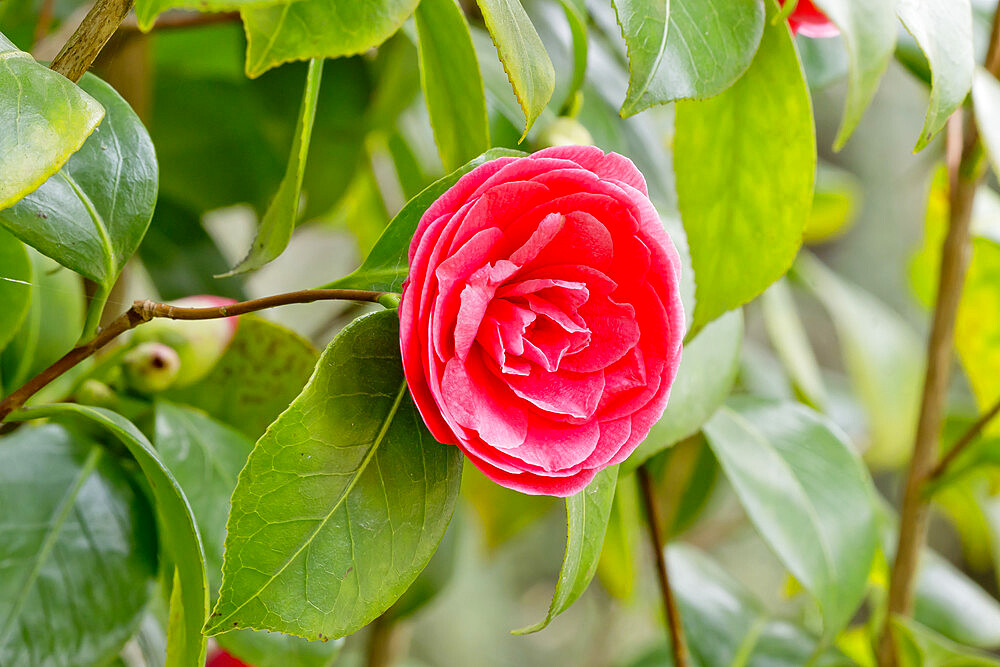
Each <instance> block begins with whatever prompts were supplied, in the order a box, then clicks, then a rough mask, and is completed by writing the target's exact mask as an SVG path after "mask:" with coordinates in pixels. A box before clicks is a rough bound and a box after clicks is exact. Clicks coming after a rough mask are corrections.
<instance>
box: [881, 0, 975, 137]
mask: <svg viewBox="0 0 1000 667" xmlns="http://www.w3.org/2000/svg"><path fill="white" fill-rule="evenodd" d="M896 12H897V13H898V14H899V18H900V20H901V21H902V22H903V25H904V26H906V29H907V30H908V31H909V32H910V34H911V35H913V38H914V39H915V40H916V41H917V44H918V45H919V46H920V48H921V50H922V51H923V52H924V55H925V56H926V57H927V60H928V61H929V63H930V67H931V76H932V83H931V99H930V104H929V106H928V108H927V116H926V118H925V119H924V127H923V129H922V130H921V131H920V138H919V139H918V140H917V145H916V147H915V148H914V151H919V150H921V149H922V148H924V146H926V145H927V144H928V142H929V141H930V140H931V139H933V138H934V135H935V134H937V133H938V131H939V130H940V129H941V128H942V127H944V124H945V121H947V120H948V116H950V115H951V114H952V113H953V112H954V111H955V109H957V108H958V107H960V106H961V105H962V102H964V101H965V97H966V95H968V94H969V89H970V88H972V74H973V72H974V70H975V66H976V65H975V55H974V53H973V39H972V7H971V6H970V4H969V0H954V1H953V2H949V3H948V4H947V5H945V4H942V3H940V2H937V1H936V0H899V4H898V6H897V7H896Z"/></svg>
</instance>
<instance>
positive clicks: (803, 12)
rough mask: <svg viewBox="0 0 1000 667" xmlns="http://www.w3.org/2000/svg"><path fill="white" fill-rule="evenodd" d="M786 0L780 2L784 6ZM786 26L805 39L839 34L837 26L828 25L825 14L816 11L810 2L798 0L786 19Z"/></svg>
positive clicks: (809, 0) (828, 21)
mask: <svg viewBox="0 0 1000 667" xmlns="http://www.w3.org/2000/svg"><path fill="white" fill-rule="evenodd" d="M786 1H787V0H781V4H782V5H784V4H785V2H786ZM788 25H789V26H790V27H791V29H792V32H793V33H798V34H800V35H805V36H806V37H836V36H837V35H839V34H840V30H838V29H837V26H835V25H833V24H832V23H830V20H829V19H828V18H826V14H824V13H823V12H821V11H820V10H818V9H816V5H814V4H813V3H812V0H799V3H798V4H797V5H796V6H795V10H794V11H793V12H792V14H791V16H789V17H788Z"/></svg>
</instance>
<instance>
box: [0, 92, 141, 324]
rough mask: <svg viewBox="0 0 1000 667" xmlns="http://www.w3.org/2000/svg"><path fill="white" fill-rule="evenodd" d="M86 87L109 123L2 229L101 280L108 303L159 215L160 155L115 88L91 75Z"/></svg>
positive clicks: (3, 219)
mask: <svg viewBox="0 0 1000 667" xmlns="http://www.w3.org/2000/svg"><path fill="white" fill-rule="evenodd" d="M80 87H81V88H83V89H84V90H85V91H87V92H88V93H89V94H90V95H92V96H93V97H94V98H95V99H97V100H98V101H99V102H100V103H101V104H103V105H104V108H105V109H106V110H107V117H106V118H105V119H104V122H102V123H101V124H100V126H98V128H97V129H96V130H95V131H94V132H93V134H91V135H90V137H89V138H88V139H87V141H86V142H85V143H84V144H83V147H82V148H80V150H78V151H77V152H76V153H74V154H73V156H72V157H71V158H70V159H69V160H68V161H67V162H66V164H65V165H63V167H62V169H61V170H59V172H58V173H56V174H55V175H53V176H52V177H51V178H49V179H48V180H47V181H45V183H43V184H42V185H41V187H39V188H38V189H37V190H35V191H34V192H32V193H31V194H30V195H28V196H27V197H25V198H24V199H22V200H21V201H19V202H18V203H17V204H15V205H14V206H12V207H11V208H8V209H6V210H4V211H0V225H3V226H4V227H6V228H7V229H8V230H9V231H11V232H12V233H13V234H14V235H15V236H17V237H18V238H20V239H21V240H22V241H24V242H25V243H27V244H28V245H30V246H33V247H34V248H37V249H38V250H39V251H40V252H41V253H42V254H44V255H47V256H49V257H51V258H52V259H55V260H56V261H58V262H59V263H60V264H62V265H63V266H66V267H68V268H70V269H73V270H74V271H76V272H77V273H79V274H81V275H82V276H84V277H85V278H89V279H91V280H93V281H94V282H96V283H97V284H98V285H100V287H101V289H102V291H103V293H104V297H106V296H107V292H108V290H110V289H111V286H112V285H113V284H114V282H115V280H116V279H117V278H118V273H119V272H120V271H121V270H122V267H124V266H125V262H127V261H128V259H129V258H130V257H131V256H132V253H134V252H135V250H136V248H138V247H139V243H140V242H141V241H142V237H143V235H144V234H145V233H146V228H147V227H148V226H149V221H150V219H151V218H152V216H153V207H154V205H155V204H156V184H157V167H156V155H155V154H154V152H153V143H152V142H151V141H150V139H149V135H148V134H147V133H146V130H145V128H144V127H143V125H142V122H141V121H140V120H139V117H138V116H136V115H135V112H134V111H132V108H131V107H130V106H129V105H128V102H126V101H125V100H123V99H122V98H121V96H119V95H118V93H117V92H115V90H114V88H112V87H111V86H109V85H108V84H106V83H104V82H103V81H101V80H100V79H98V78H97V77H95V76H91V75H87V76H85V77H84V78H83V79H81V82H80ZM99 301H100V302H103V300H102V299H99ZM94 324H95V325H96V322H95V323H94Z"/></svg>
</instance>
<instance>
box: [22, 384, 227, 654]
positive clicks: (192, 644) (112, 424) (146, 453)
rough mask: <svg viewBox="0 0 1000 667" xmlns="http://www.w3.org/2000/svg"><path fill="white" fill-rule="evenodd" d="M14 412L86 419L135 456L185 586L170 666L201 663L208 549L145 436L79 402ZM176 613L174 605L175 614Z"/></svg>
mask: <svg viewBox="0 0 1000 667" xmlns="http://www.w3.org/2000/svg"><path fill="white" fill-rule="evenodd" d="M15 416H16V418H17V419H21V420H26V419H38V418H40V417H54V418H60V417H63V418H79V419H83V420H84V421H87V422H90V423H91V424H94V425H96V426H98V427H100V428H102V429H104V430H106V431H107V432H108V433H109V434H110V435H112V436H114V438H115V439H117V440H118V441H119V442H121V444H123V445H124V446H125V448H126V449H128V451H129V453H130V454H131V455H132V456H133V457H134V458H135V460H136V462H137V463H138V464H139V468H140V469H141V470H142V473H143V475H145V477H146V481H147V482H148V483H149V488H150V490H151V491H152V494H153V499H154V500H155V504H156V512H157V515H158V517H159V521H158V522H157V525H158V526H159V528H160V542H161V545H162V547H163V549H164V550H166V552H167V554H168V555H169V556H170V558H171V559H172V560H173V562H174V563H175V564H176V571H177V575H176V582H177V586H178V587H179V589H180V590H179V591H178V594H177V595H176V598H177V600H178V601H179V603H180V605H181V607H180V609H178V610H176V611H177V612H179V615H180V617H181V618H182V619H183V622H182V623H179V624H177V625H173V624H171V629H172V630H175V631H176V634H172V633H170V632H168V634H167V647H168V648H167V667H175V666H176V667H181V666H186V665H196V664H197V665H200V664H202V663H203V662H204V661H205V645H206V640H205V637H204V636H203V635H202V634H201V626H202V625H203V624H204V622H205V618H206V617H207V615H208V580H207V578H206V575H205V554H204V551H203V550H202V546H201V538H200V537H199V535H198V527H197V525H196V523H195V518H194V515H193V513H192V511H191V506H190V505H189V504H188V501H187V498H185V497H184V492H183V491H182V490H181V488H180V486H179V485H178V484H177V481H176V480H175V479H174V476H173V475H172V474H171V473H170V471H169V470H168V469H167V468H166V467H165V466H164V465H163V461H162V460H161V459H160V456H159V454H158V453H157V451H156V450H155V449H154V448H153V446H152V445H151V444H150V442H149V440H147V439H146V436H145V435H143V434H142V431H140V430H139V429H137V428H136V427H135V425H133V424H132V423H131V422H130V421H128V420H127V419H125V418H124V417H122V416H121V415H119V414H116V413H114V412H111V411H110V410H105V409H103V408H95V407H90V406H86V405H77V404H74V403H58V404H54V405H46V406H44V407H40V408H31V409H28V410H23V411H21V412H19V413H15ZM12 417H13V416H12ZM174 613H175V610H172V611H171V614H172V615H173V614H174ZM172 659H173V660H172Z"/></svg>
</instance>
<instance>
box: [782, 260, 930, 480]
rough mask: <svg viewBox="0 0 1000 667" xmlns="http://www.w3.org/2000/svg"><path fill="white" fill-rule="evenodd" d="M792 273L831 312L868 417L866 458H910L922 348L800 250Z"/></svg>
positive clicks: (891, 462)
mask: <svg viewBox="0 0 1000 667" xmlns="http://www.w3.org/2000/svg"><path fill="white" fill-rule="evenodd" d="M795 272H796V275H797V276H798V277H800V278H801V279H802V280H803V282H804V283H805V285H806V286H807V287H808V288H809V289H810V290H811V291H812V292H813V294H815V295H816V297H817V298H818V299H819V300H820V302H821V303H822V304H823V306H824V307H825V308H826V310H827V311H828V312H829V313H830V318H831V319H832V320H833V325H834V328H835V329H836V331H837V338H838V339H839V341H840V346H841V349H842V350H843V356H844V362H845V364H846V366H847V372H848V374H849V375H850V378H851V384H852V385H853V387H854V391H855V393H856V394H857V396H858V398H859V399H860V401H861V404H862V405H863V406H864V409H865V413H866V415H867V417H868V430H869V439H870V442H869V446H868V448H867V449H866V450H865V460H866V461H867V462H868V463H869V464H870V465H872V466H874V467H876V468H893V467H897V466H899V465H902V464H903V463H904V462H905V461H907V460H908V459H909V453H910V450H911V449H912V447H913V430H914V428H915V424H916V418H917V409H918V407H919V401H920V387H921V386H922V385H923V363H924V362H923V359H924V346H923V343H922V342H921V340H920V337H919V336H918V335H917V333H916V332H915V331H913V329H912V328H911V327H910V326H909V325H908V324H907V323H906V322H905V321H904V320H903V319H902V318H901V317H900V316H899V315H897V314H896V313H895V312H893V311H892V310H891V309H889V307H888V306H886V305H885V304H883V303H881V302H880V301H878V300H877V299H875V298H874V297H873V296H872V295H870V294H868V293H867V292H864V291H862V290H861V289H860V288H858V287H856V286H854V285H851V284H850V283H848V282H846V281H844V280H842V279H841V278H840V277H838V276H837V275H836V274H835V273H833V272H832V271H830V270H829V269H828V268H826V267H825V266H823V264H821V263H820V262H819V261H818V260H817V259H816V258H815V257H813V256H812V255H809V254H807V253H802V254H801V255H800V257H799V260H798V262H797V263H796V265H795Z"/></svg>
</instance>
